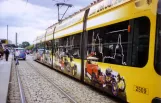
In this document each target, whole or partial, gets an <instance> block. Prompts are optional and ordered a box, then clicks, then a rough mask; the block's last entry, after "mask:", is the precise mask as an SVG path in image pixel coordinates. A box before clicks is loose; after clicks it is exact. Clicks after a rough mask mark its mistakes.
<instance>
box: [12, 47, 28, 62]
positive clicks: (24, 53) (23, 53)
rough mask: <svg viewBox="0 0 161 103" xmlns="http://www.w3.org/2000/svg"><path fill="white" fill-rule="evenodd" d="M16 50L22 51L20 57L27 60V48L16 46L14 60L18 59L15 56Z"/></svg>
mask: <svg viewBox="0 0 161 103" xmlns="http://www.w3.org/2000/svg"><path fill="white" fill-rule="evenodd" d="M16 50H18V51H19V52H20V55H19V57H18V58H19V59H23V60H26V52H25V49H24V48H15V49H14V60H16V57H15V52H16Z"/></svg>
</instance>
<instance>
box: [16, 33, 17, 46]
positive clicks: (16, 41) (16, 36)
mask: <svg viewBox="0 0 161 103" xmlns="http://www.w3.org/2000/svg"><path fill="white" fill-rule="evenodd" d="M16 46H17V33H16Z"/></svg>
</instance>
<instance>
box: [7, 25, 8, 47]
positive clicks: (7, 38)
mask: <svg viewBox="0 0 161 103" xmlns="http://www.w3.org/2000/svg"><path fill="white" fill-rule="evenodd" d="M7 44H8V25H7Z"/></svg>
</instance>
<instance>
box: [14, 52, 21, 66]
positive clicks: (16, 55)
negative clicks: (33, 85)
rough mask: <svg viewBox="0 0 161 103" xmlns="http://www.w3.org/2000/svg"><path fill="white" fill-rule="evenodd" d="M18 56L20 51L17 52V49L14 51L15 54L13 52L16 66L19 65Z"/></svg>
mask: <svg viewBox="0 0 161 103" xmlns="http://www.w3.org/2000/svg"><path fill="white" fill-rule="evenodd" d="M19 55H20V51H18V49H16V52H15V57H16V65H19V61H18V57H19Z"/></svg>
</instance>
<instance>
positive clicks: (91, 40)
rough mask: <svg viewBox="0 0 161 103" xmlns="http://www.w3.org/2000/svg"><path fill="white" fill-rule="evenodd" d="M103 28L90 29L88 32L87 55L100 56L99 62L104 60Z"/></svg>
mask: <svg viewBox="0 0 161 103" xmlns="http://www.w3.org/2000/svg"><path fill="white" fill-rule="evenodd" d="M103 34H104V33H103V28H99V29H95V30H90V31H89V32H88V41H87V43H88V45H87V56H88V57H89V56H95V57H96V58H98V62H102V59H103V53H102V50H103V48H102V47H103V44H102V40H103V39H102V36H103Z"/></svg>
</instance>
